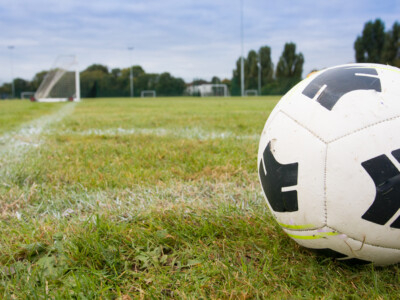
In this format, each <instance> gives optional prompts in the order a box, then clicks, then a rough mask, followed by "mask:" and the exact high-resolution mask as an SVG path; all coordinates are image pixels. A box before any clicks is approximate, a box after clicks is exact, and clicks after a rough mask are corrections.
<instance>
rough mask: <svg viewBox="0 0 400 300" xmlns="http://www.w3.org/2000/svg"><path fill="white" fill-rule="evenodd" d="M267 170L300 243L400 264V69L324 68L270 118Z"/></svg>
mask: <svg viewBox="0 0 400 300" xmlns="http://www.w3.org/2000/svg"><path fill="white" fill-rule="evenodd" d="M258 174H259V179H260V183H261V186H262V189H263V191H264V195H265V198H266V201H267V204H268V206H269V208H270V209H271V211H272V214H273V216H274V217H275V219H276V220H277V221H278V223H279V225H280V226H281V227H282V228H283V230H284V231H285V232H286V233H287V234H288V235H289V236H290V237H291V238H292V239H294V240H295V241H296V242H297V243H299V244H300V245H302V246H305V247H307V248H312V249H318V250H319V251H320V252H324V253H327V254H329V255H331V256H333V257H335V258H337V259H340V260H349V261H352V262H373V263H374V264H376V265H388V264H392V263H398V262H400V69H398V68H394V67H390V66H385V65H379V64H349V65H341V66H336V67H332V68H328V69H325V70H322V71H319V72H316V73H314V74H312V75H311V76H309V77H308V78H306V79H305V80H303V81H301V82H300V83H299V84H298V85H296V86H295V87H294V88H292V89H291V90H290V91H289V92H288V93H287V94H286V95H285V96H284V97H283V98H282V99H281V100H280V101H279V103H278V104H277V106H276V107H275V109H274V110H273V111H272V113H271V114H270V116H269V118H268V120H267V122H266V124H265V127H264V130H263V132H262V135H261V139H260V144H259V150H258Z"/></svg>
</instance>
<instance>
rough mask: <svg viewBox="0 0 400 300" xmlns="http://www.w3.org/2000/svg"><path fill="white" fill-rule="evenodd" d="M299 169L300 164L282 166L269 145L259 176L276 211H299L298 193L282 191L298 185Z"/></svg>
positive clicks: (269, 144)
mask: <svg viewBox="0 0 400 300" xmlns="http://www.w3.org/2000/svg"><path fill="white" fill-rule="evenodd" d="M263 162H264V164H263ZM264 165H265V169H264ZM298 169H299V165H298V163H291V164H280V163H279V162H278V161H277V160H276V159H275V157H274V155H273V154H272V151H271V142H269V143H268V145H267V147H266V148H265V150H264V153H263V159H261V161H260V165H259V176H260V181H261V185H262V188H263V191H264V193H265V195H266V197H267V199H268V202H269V204H270V205H271V207H272V209H273V210H274V211H276V212H293V211H297V210H298V209H299V208H298V201H297V191H296V190H290V191H282V188H283V187H286V188H287V187H292V186H295V185H297V176H298Z"/></svg>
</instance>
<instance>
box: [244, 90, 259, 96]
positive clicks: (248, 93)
mask: <svg viewBox="0 0 400 300" xmlns="http://www.w3.org/2000/svg"><path fill="white" fill-rule="evenodd" d="M244 95H245V96H258V91H257V90H245V91H244Z"/></svg>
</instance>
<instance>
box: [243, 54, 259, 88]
mask: <svg viewBox="0 0 400 300" xmlns="http://www.w3.org/2000/svg"><path fill="white" fill-rule="evenodd" d="M257 63H258V55H257V52H256V51H254V50H251V51H249V53H248V55H247V59H246V63H245V65H244V80H245V84H244V86H245V89H246V90H250V89H251V90H256V89H257V87H258V66H257Z"/></svg>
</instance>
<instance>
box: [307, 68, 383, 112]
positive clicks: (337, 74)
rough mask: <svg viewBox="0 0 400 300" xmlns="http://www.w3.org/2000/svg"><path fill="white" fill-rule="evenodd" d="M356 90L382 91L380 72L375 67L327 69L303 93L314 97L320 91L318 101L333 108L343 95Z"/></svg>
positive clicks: (330, 108) (326, 106)
mask: <svg viewBox="0 0 400 300" xmlns="http://www.w3.org/2000/svg"><path fill="white" fill-rule="evenodd" d="M356 90H375V91H377V92H381V91H382V88H381V81H380V79H379V78H378V72H377V71H376V70H375V69H374V68H363V67H349V66H347V67H339V68H334V69H330V70H326V71H325V72H323V73H322V74H320V75H317V77H316V78H315V79H314V80H313V81H311V82H310V84H309V85H308V86H307V87H306V88H305V89H304V91H303V95H305V96H307V97H309V98H310V99H314V97H315V96H316V95H317V94H318V92H320V95H319V96H318V98H317V99H316V100H317V102H318V103H320V104H321V105H322V106H323V107H325V108H326V109H328V110H332V108H333V107H334V106H335V105H336V103H337V102H338V101H339V100H340V98H341V97H342V96H343V95H345V94H347V93H349V92H351V91H356Z"/></svg>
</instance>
